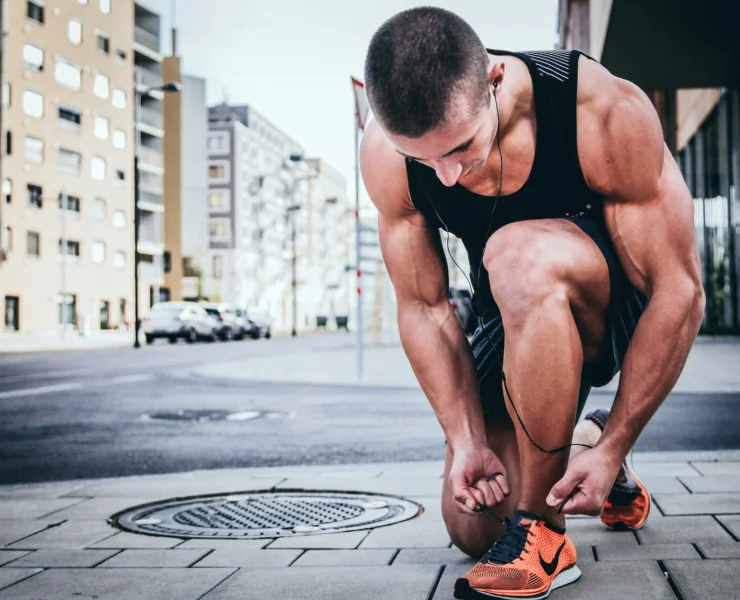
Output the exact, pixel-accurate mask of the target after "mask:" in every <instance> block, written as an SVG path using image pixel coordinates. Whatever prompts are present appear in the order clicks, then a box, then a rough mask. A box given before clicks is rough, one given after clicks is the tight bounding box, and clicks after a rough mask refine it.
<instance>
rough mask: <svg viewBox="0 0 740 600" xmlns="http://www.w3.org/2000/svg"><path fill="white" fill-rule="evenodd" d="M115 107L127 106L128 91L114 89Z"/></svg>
mask: <svg viewBox="0 0 740 600" xmlns="http://www.w3.org/2000/svg"><path fill="white" fill-rule="evenodd" d="M113 108H120V109H124V108H126V92H124V91H123V90H119V89H115V90H113Z"/></svg>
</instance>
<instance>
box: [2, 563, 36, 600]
mask: <svg viewBox="0 0 740 600" xmlns="http://www.w3.org/2000/svg"><path fill="white" fill-rule="evenodd" d="M37 573H41V569H14V568H12V567H5V568H3V569H0V590H2V589H3V588H7V587H9V586H12V585H13V584H16V583H18V582H19V581H23V580H24V579H28V578H29V577H31V576H32V575H36V574H37ZM3 597H4V596H3V595H2V592H0V598H3Z"/></svg>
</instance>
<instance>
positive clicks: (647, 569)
mask: <svg viewBox="0 0 740 600" xmlns="http://www.w3.org/2000/svg"><path fill="white" fill-rule="evenodd" d="M697 562H699V561H697ZM578 567H579V568H580V569H581V572H582V574H583V575H582V576H581V579H580V580H579V581H577V582H576V583H574V584H572V585H568V586H566V587H563V588H560V589H558V590H555V591H554V592H553V593H552V595H551V596H550V598H552V600H566V599H567V600H594V598H598V599H599V600H624V598H639V599H640V600H675V598H676V597H675V595H674V594H673V590H671V586H670V585H669V584H668V582H667V581H666V579H665V577H664V576H663V573H662V572H661V570H660V568H659V567H658V563H657V562H652V561H643V562H619V563H614V562H603V563H602V562H593V563H584V564H580V563H579V565H578Z"/></svg>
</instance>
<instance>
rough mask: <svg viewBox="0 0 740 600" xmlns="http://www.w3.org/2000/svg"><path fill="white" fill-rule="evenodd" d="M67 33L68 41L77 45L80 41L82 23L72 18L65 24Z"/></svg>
mask: <svg viewBox="0 0 740 600" xmlns="http://www.w3.org/2000/svg"><path fill="white" fill-rule="evenodd" d="M67 35H68V37H69V41H70V42H72V43H73V44H74V45H75V46H79V45H80V44H81V43H82V23H80V22H79V21H77V20H76V19H72V20H71V21H70V22H69V25H68V26H67Z"/></svg>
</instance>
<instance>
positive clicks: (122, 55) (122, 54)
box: [116, 48, 126, 65]
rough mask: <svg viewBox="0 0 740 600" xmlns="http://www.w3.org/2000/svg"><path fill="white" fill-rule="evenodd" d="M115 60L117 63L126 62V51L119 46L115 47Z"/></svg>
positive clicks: (122, 63)
mask: <svg viewBox="0 0 740 600" xmlns="http://www.w3.org/2000/svg"><path fill="white" fill-rule="evenodd" d="M116 62H117V63H118V64H119V65H124V64H126V51H125V50H122V49H121V48H116Z"/></svg>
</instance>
